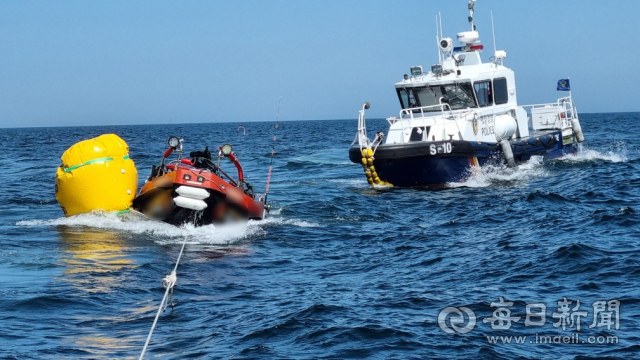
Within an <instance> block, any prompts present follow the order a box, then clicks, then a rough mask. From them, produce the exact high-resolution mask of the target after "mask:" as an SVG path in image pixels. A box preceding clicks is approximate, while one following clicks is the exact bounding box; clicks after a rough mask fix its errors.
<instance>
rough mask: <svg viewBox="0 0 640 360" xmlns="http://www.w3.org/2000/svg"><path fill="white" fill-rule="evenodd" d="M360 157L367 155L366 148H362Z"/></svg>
mask: <svg viewBox="0 0 640 360" xmlns="http://www.w3.org/2000/svg"><path fill="white" fill-rule="evenodd" d="M362 157H363V158H366V157H367V149H362Z"/></svg>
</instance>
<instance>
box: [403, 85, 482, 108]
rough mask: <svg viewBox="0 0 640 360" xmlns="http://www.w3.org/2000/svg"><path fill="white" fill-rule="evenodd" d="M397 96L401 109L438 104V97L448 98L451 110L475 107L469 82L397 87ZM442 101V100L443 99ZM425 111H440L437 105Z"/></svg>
mask: <svg viewBox="0 0 640 360" xmlns="http://www.w3.org/2000/svg"><path fill="white" fill-rule="evenodd" d="M397 91H398V98H399V99H400V105H401V106H402V108H403V109H411V108H418V107H423V106H432V105H440V98H442V97H443V96H446V97H447V98H448V103H449V106H451V110H460V109H466V108H475V107H477V104H476V100H475V98H474V97H473V87H471V83H467V82H465V83H451V84H443V85H431V86H421V87H405V88H398V89H397ZM443 102H444V101H443ZM424 111H425V112H430V111H440V108H439V107H433V108H429V109H425V110H424Z"/></svg>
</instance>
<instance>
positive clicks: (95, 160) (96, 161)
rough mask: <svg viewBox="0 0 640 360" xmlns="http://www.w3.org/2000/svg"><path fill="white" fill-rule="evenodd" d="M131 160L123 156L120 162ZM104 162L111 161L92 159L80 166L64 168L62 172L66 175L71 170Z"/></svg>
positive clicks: (109, 158) (108, 158)
mask: <svg viewBox="0 0 640 360" xmlns="http://www.w3.org/2000/svg"><path fill="white" fill-rule="evenodd" d="M130 159H131V158H130V157H129V155H125V156H123V157H122V160H130ZM105 161H113V158H112V157H103V158H98V159H93V160H89V161H85V162H83V163H82V164H78V165H73V166H71V167H68V168H64V172H66V173H70V172H72V171H73V170H75V169H77V168H79V167H82V166H85V165H91V164H95V163H99V162H105Z"/></svg>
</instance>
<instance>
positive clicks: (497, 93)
mask: <svg viewBox="0 0 640 360" xmlns="http://www.w3.org/2000/svg"><path fill="white" fill-rule="evenodd" d="M493 97H494V98H495V101H496V105H500V104H506V103H508V102H509V91H508V90H507V79H506V78H500V79H494V80H493Z"/></svg>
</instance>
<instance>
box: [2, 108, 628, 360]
mask: <svg viewBox="0 0 640 360" xmlns="http://www.w3.org/2000/svg"><path fill="white" fill-rule="evenodd" d="M581 120H582V127H583V129H584V131H585V135H586V137H587V141H586V143H585V144H584V146H583V149H582V151H581V152H580V153H579V154H578V155H577V156H569V157H567V158H564V159H560V160H555V161H551V162H544V163H543V162H541V161H539V160H538V159H532V160H531V161H529V162H528V163H525V164H522V165H520V166H519V167H517V168H515V169H507V168H502V167H498V168H486V169H481V170H476V171H473V172H471V173H470V174H469V179H468V180H467V181H466V182H465V183H459V184H450V186H449V188H448V189H445V190H438V191H431V190H420V189H389V190H374V189H371V188H369V186H368V185H367V183H366V180H365V177H364V175H363V172H362V169H361V167H360V166H359V165H356V164H351V163H350V162H349V160H348V154H347V149H348V147H349V145H350V143H351V141H352V140H353V137H354V136H355V131H356V120H355V119H353V120H344V121H306V122H283V123H281V124H280V128H279V135H278V142H277V143H276V153H277V155H276V158H275V160H274V170H273V180H272V185H271V194H270V198H271V199H272V200H273V201H274V204H273V209H274V210H273V211H272V214H271V216H270V218H268V219H267V220H266V221H263V222H251V223H249V224H247V225H246V226H244V225H243V226H227V227H218V228H216V227H213V226H207V227H202V228H193V227H189V226H186V227H182V228H177V227H172V226H170V225H166V224H162V223H156V222H148V221H140V220H132V219H127V218H120V217H117V216H115V215H112V214H92V215H81V216H77V217H72V218H64V217H63V214H62V211H61V210H60V208H59V206H58V204H57V202H56V200H55V196H54V175H55V170H56V167H57V166H58V165H59V163H60V156H61V154H62V152H63V151H64V150H65V149H66V148H67V147H68V146H70V145H71V144H73V143H75V142H76V141H79V140H82V139H86V138H90V137H93V136H96V135H99V134H103V133H116V134H118V135H119V136H121V137H122V138H123V139H125V140H126V141H127V142H128V143H129V146H130V153H131V157H132V158H133V160H134V161H135V162H136V165H137V167H138V171H139V179H140V180H141V181H142V180H144V178H146V176H147V175H148V173H149V171H150V167H151V165H152V164H154V163H157V162H158V161H159V160H160V156H161V153H162V150H163V149H164V146H165V141H166V139H167V137H168V136H169V135H178V136H182V137H184V138H185V149H186V150H187V151H191V150H199V149H201V148H203V147H204V145H209V146H210V147H217V146H219V145H221V144H223V143H224V142H231V143H233V144H234V146H235V148H236V151H237V153H238V154H239V158H240V160H241V161H242V163H243V165H244V167H245V169H246V173H247V174H248V176H249V180H250V181H251V182H252V183H253V184H254V186H255V187H256V189H257V190H258V191H263V189H264V185H265V182H266V177H267V169H268V164H269V154H270V151H271V144H272V135H271V134H272V132H273V125H274V123H273V122H262V123H244V124H230V123H223V124H188V125H176V124H174V125H154V126H101V127H73V128H29V129H2V131H0V144H1V145H2V149H3V152H4V156H2V157H1V158H0V166H1V168H2V169H3V171H2V172H0V183H2V190H3V191H2V192H0V325H1V326H2V331H0V358H6V359H114V358H119V359H135V358H137V357H138V356H139V354H140V351H141V350H142V346H143V344H144V341H145V339H146V336H147V334H148V331H149V329H150V327H151V324H152V321H153V318H154V316H155V313H156V311H157V308H158V305H159V302H160V300H161V298H162V295H163V293H164V290H163V288H162V286H161V279H162V278H163V277H164V276H165V275H167V274H168V273H169V272H170V271H171V270H172V268H173V265H174V262H175V260H176V258H177V256H178V252H179V250H180V245H181V242H182V240H183V239H184V238H185V236H186V237H187V241H188V245H187V247H186V250H185V254H184V256H183V258H182V260H181V263H180V266H179V268H178V282H177V285H176V288H175V294H174V301H175V307H174V308H171V307H169V308H168V309H167V310H166V312H164V313H163V314H162V315H161V316H160V319H159V322H158V326H157V328H156V330H155V332H154V335H153V337H152V340H151V344H150V346H149V350H148V352H147V358H162V359H219V358H220V359H228V358H234V359H289V358H323V359H345V358H357V359H364V358H371V359H389V358H397V359H425V358H496V359H513V358H522V359H539V358H546V359H589V358H593V359H596V358H620V359H628V358H639V357H640V345H639V344H640V285H639V283H638V281H639V279H640V233H639V230H640V191H639V187H640V152H639V145H640V140H639V138H640V136H639V135H640V114H638V113H621V114H583V115H582V118H581ZM240 125H243V126H244V127H245V128H246V135H244V131H243V129H242V128H239V126H240ZM368 125H369V129H370V130H371V131H372V132H373V131H379V130H384V129H385V121H384V120H371V121H369V124H368ZM227 168H230V169H232V167H231V166H230V164H229V165H228V166H227ZM501 297H502V299H503V300H504V303H503V305H499V306H495V307H492V303H493V305H498V304H496V303H497V302H498V301H499V300H500V298H501ZM563 298H566V299H567V303H566V304H568V301H571V304H570V305H568V308H569V309H568V312H567V306H561V305H562V304H558V302H559V301H562V300H563ZM578 300H579V301H580V307H579V308H578V307H576V305H577V301H578ZM599 301H604V305H603V307H602V308H601V309H600V308H599V306H600V303H599ZM536 303H537V304H538V306H540V304H543V305H544V306H545V307H546V309H545V311H544V314H545V322H543V323H542V324H541V325H540V322H541V317H538V318H536V317H535V316H533V315H531V316H532V317H531V318H530V319H528V320H531V321H534V320H535V321H538V326H534V325H531V323H530V322H527V323H528V325H529V326H526V325H525V320H526V316H527V310H526V309H527V304H536ZM617 304H619V305H617ZM448 307H454V308H456V310H457V311H461V312H462V313H466V314H467V315H465V316H464V318H463V319H459V318H457V316H459V315H458V314H460V313H456V311H455V310H454V311H453V313H452V314H451V315H449V316H448V317H444V316H443V317H442V320H443V321H442V322H441V324H440V325H442V326H440V325H439V322H438V316H439V314H441V312H442V311H443V309H445V308H448ZM532 309H535V307H534V308H532ZM532 309H530V310H531V311H530V313H532V314H533V310H532ZM507 310H508V311H507ZM494 311H495V313H494ZM509 311H510V314H509ZM581 311H584V312H585V313H582V312H581ZM442 314H446V313H442ZM469 314H471V315H473V316H474V318H475V319H476V321H475V322H476V324H475V326H473V327H472V326H471V323H473V321H470V319H469ZM562 314H573V315H571V316H568V317H563V315H562ZM493 315H495V316H494V317H493V318H492V316H493ZM508 316H512V317H513V320H512V321H511V324H510V325H511V326H510V327H508V328H503V329H495V328H492V326H494V325H496V326H499V325H500V322H499V321H498V320H496V319H504V318H505V317H508ZM515 318H518V320H517V322H516V319H515ZM594 318H595V321H594ZM492 319H493V320H492ZM562 319H565V320H567V321H566V322H565V325H566V329H565V330H563V329H562V326H560V325H562ZM494 320H495V321H494ZM568 320H573V322H569V321H568ZM577 320H582V328H581V330H580V332H577V331H576V328H575V327H576V324H577ZM505 323H506V321H505ZM554 323H555V324H556V326H554ZM607 324H608V327H607ZM503 325H504V324H503ZM570 325H573V327H570ZM591 325H594V326H592V327H591ZM496 326H494V327H496ZM590 327H591V328H590ZM443 328H444V329H445V330H447V331H445V330H443ZM576 333H577V334H578V336H579V339H580V340H579V342H578V343H576V344H566V343H562V341H560V342H558V341H557V340H556V337H560V336H572V338H574V337H575V334H576ZM536 334H537V335H536ZM499 336H502V337H503V338H502V340H504V341H503V342H501V341H500V339H499V338H498V340H496V341H497V343H495V344H494V343H492V341H491V339H492V337H493V339H494V340H495V337H499ZM523 336H526V340H522V341H521V342H522V343H517V344H516V343H515V341H516V340H513V342H512V343H511V344H509V343H505V341H506V340H507V338H508V337H514V338H515V337H523ZM547 336H548V337H549V339H550V340H548V341H547V343H541V342H542V341H538V340H539V339H542V337H547ZM607 337H609V338H607ZM614 338H615V339H616V340H614ZM545 339H546V338H545ZM592 339H593V341H592V342H595V343H594V344H590V343H589V342H590V341H591V340H592ZM605 340H606V341H605ZM496 341H494V342H496ZM580 341H581V342H580ZM600 341H602V342H606V343H598V342H600Z"/></svg>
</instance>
